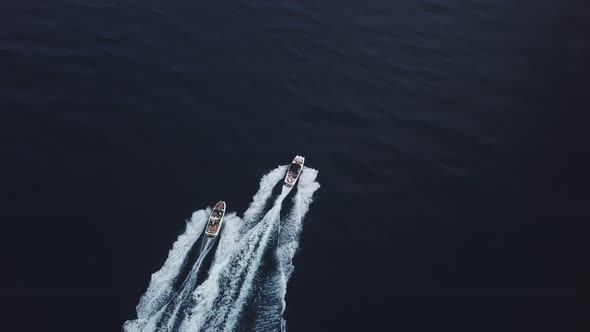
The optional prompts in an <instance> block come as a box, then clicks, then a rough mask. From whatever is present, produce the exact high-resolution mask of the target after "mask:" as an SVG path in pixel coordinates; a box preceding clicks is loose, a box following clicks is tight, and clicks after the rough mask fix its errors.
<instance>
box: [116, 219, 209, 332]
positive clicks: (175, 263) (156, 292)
mask: <svg viewBox="0 0 590 332" xmlns="http://www.w3.org/2000/svg"><path fill="white" fill-rule="evenodd" d="M209 213H210V209H207V210H199V211H196V212H194V213H193V215H192V218H191V219H190V220H189V221H187V224H186V230H185V232H184V233H183V234H181V235H180V236H178V239H177V240H176V241H175V242H174V245H173V246H172V249H171V250H170V252H169V253H168V258H167V259H166V261H165V262H164V265H163V266H162V268H161V269H160V270H159V271H157V272H155V273H153V274H152V276H151V281H150V284H149V286H148V289H147V291H146V292H145V293H144V294H143V296H142V297H141V299H140V300H139V304H138V305H137V307H136V310H137V317H138V319H137V320H134V321H127V322H125V325H124V329H125V331H140V330H141V328H142V327H143V325H145V323H146V320H147V319H148V318H149V317H150V316H153V315H154V314H155V313H157V312H158V311H159V310H160V309H161V308H162V306H164V305H165V304H166V303H168V301H170V299H171V298H172V297H173V296H174V292H173V285H174V282H175V281H176V279H177V278H178V275H179V273H180V271H181V270H182V267H183V266H184V264H185V263H186V258H187V255H188V252H189V250H190V249H191V247H192V245H193V244H194V243H195V241H196V240H197V239H198V238H199V236H200V235H201V233H202V232H203V230H204V228H205V224H206V223H207V219H208V216H209Z"/></svg>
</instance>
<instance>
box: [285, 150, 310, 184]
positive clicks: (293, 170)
mask: <svg viewBox="0 0 590 332" xmlns="http://www.w3.org/2000/svg"><path fill="white" fill-rule="evenodd" d="M304 162H305V157H303V156H295V159H293V162H291V165H290V166H289V169H288V170H287V175H285V186H287V187H293V186H294V185H295V183H296V182H297V179H298V178H299V175H300V174H301V171H302V170H303V163H304Z"/></svg>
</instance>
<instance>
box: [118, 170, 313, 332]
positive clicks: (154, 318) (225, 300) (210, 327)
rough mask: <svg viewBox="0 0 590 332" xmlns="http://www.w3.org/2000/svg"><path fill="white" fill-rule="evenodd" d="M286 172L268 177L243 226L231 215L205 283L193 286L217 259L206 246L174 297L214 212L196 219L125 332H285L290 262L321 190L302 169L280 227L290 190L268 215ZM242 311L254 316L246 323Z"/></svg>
mask: <svg viewBox="0 0 590 332" xmlns="http://www.w3.org/2000/svg"><path fill="white" fill-rule="evenodd" d="M286 168H287V166H279V167H277V168H276V169H274V170H272V171H270V172H269V173H268V174H266V175H265V176H263V178H262V179H261V181H260V189H259V190H258V192H257V193H256V194H255V195H254V197H253V200H252V202H251V204H250V206H249V208H248V210H247V211H246V212H245V213H244V218H243V220H242V219H240V218H239V217H237V216H236V215H235V214H229V215H226V217H225V219H224V227H223V229H222V232H221V234H220V236H219V238H220V239H219V241H220V242H219V244H218V246H217V249H216V251H215V254H214V255H215V256H214V257H213V260H212V264H211V267H210V269H209V271H208V276H207V278H206V279H205V280H204V281H203V282H202V284H200V285H196V284H195V282H196V280H197V275H198V273H203V271H200V270H201V264H202V262H203V260H204V259H205V257H206V256H207V255H209V254H212V253H210V252H209V251H210V249H211V248H212V247H213V245H212V243H209V244H208V242H206V241H203V243H202V246H201V248H200V252H199V257H198V259H197V261H196V262H195V263H194V265H193V266H192V269H191V272H190V273H189V274H188V276H187V278H186V280H185V281H184V283H183V284H182V286H181V287H180V288H179V289H178V290H174V284H175V282H176V280H177V279H178V276H179V274H180V271H181V270H182V268H183V266H184V264H185V261H186V258H187V256H188V252H189V250H190V248H191V247H192V245H193V244H194V243H195V241H197V239H198V238H199V236H200V235H201V233H202V231H203V228H204V227H205V223H206V220H207V216H208V214H209V212H210V209H206V210H200V211H197V212H195V213H194V214H193V218H192V219H191V220H190V221H189V222H188V223H187V229H186V232H185V233H184V234H183V235H181V236H179V237H178V240H177V241H176V242H175V243H174V245H173V248H172V250H171V251H170V253H169V255H168V259H167V260H166V262H165V263H164V266H162V268H161V269H160V271H158V272H156V273H154V274H153V275H152V280H151V282H150V285H149V287H148V290H147V291H146V293H145V294H144V295H143V296H142V297H141V300H140V303H139V304H138V305H137V316H138V318H137V319H136V320H131V321H127V322H125V324H124V326H123V329H124V331H126V332H139V331H144V332H149V331H234V330H238V329H241V330H244V329H246V330H255V331H269V330H281V329H282V330H284V329H285V322H284V320H283V319H282V315H283V313H284V310H285V307H286V303H285V295H286V292H287V282H288V280H289V278H290V277H291V275H292V273H293V270H294V266H293V263H292V260H293V257H294V255H295V253H296V251H297V249H298V246H299V234H300V232H301V229H302V226H303V218H304V216H305V214H306V213H307V211H308V209H309V206H310V204H311V202H312V196H313V194H314V192H315V191H316V190H317V189H318V188H319V184H318V183H317V182H316V181H315V179H316V177H317V174H318V172H317V171H316V170H314V169H312V168H309V167H306V168H304V170H303V172H302V173H301V176H300V179H299V181H298V184H297V190H296V191H295V194H294V195H293V197H292V200H291V201H289V200H287V202H289V204H287V206H288V207H289V206H290V209H289V210H288V211H285V212H286V213H284V217H283V219H284V220H281V210H282V208H283V204H284V201H285V198H287V197H288V195H289V193H290V192H291V191H292V190H291V189H290V188H286V187H284V186H283V187H282V191H281V193H280V194H278V195H277V197H275V199H274V201H272V205H271V206H270V208H269V209H267V205H269V200H270V198H271V196H272V192H273V189H274V188H275V187H276V186H277V185H278V184H279V182H281V180H282V179H283V177H284V175H285V172H286ZM259 270H260V271H259ZM262 270H264V271H262ZM205 272H206V271H205ZM244 311H248V315H247V316H248V319H247V322H246V321H245V319H244V316H245V315H244ZM246 325H247V327H244V326H246Z"/></svg>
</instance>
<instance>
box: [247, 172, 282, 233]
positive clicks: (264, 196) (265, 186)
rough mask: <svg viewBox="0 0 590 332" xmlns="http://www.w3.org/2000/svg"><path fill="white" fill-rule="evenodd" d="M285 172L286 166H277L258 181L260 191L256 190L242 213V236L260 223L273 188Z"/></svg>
mask: <svg viewBox="0 0 590 332" xmlns="http://www.w3.org/2000/svg"><path fill="white" fill-rule="evenodd" d="M286 171H287V166H278V167H277V168H275V169H273V170H272V171H270V172H268V173H267V174H266V175H264V176H263V177H262V179H261V180H260V189H258V192H257V193H256V194H255V195H254V197H253V198H252V202H251V203H250V206H249V207H248V210H246V212H244V227H243V228H242V234H244V233H245V232H247V231H249V230H250V229H252V227H254V226H255V225H256V224H257V223H258V222H259V221H260V218H261V217H262V215H263V212H264V207H265V206H266V204H267V202H268V199H269V198H270V196H271V195H272V190H273V188H274V187H275V186H276V185H277V183H278V182H279V181H280V180H281V179H283V177H284V176H285V172H286Z"/></svg>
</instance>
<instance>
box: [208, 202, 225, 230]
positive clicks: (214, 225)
mask: <svg viewBox="0 0 590 332" xmlns="http://www.w3.org/2000/svg"><path fill="white" fill-rule="evenodd" d="M224 214H225V202H224V201H219V202H217V204H215V206H214V207H213V211H211V215H209V220H208V221H207V226H206V227H205V235H207V236H208V237H216V236H217V235H219V231H220V230H221V225H222V222H223V216H224Z"/></svg>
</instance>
